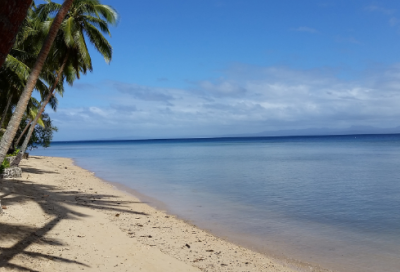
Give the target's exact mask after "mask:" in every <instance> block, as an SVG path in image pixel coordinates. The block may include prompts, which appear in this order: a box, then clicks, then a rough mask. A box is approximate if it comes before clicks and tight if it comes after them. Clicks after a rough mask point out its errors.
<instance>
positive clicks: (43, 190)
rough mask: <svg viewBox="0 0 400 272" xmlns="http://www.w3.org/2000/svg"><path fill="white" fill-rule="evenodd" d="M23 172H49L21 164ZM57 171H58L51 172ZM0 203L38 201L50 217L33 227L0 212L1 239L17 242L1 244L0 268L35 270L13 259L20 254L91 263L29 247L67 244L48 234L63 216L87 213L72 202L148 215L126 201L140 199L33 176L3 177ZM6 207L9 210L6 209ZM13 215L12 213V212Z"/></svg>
mask: <svg viewBox="0 0 400 272" xmlns="http://www.w3.org/2000/svg"><path fill="white" fill-rule="evenodd" d="M22 171H23V172H24V173H35V174H47V173H49V172H47V171H42V170H39V169H35V168H31V167H22ZM50 173H52V174H57V172H50ZM0 189H1V194H0V198H1V204H2V205H3V206H5V207H10V206H13V205H16V204H28V203H27V202H29V205H35V204H37V205H39V206H40V208H41V209H42V210H43V212H44V213H45V214H46V215H47V216H48V217H49V218H50V221H46V224H45V225H44V226H42V227H33V225H16V224H7V223H4V222H2V221H4V220H1V217H2V216H1V215H0V243H2V244H3V245H4V244H5V243H7V242H9V241H13V242H14V244H13V245H12V246H11V247H4V246H2V247H0V268H1V267H4V268H8V269H16V270H21V271H35V270H32V269H31V268H28V267H23V266H20V265H16V264H13V263H11V261H12V260H13V258H14V257H16V256H17V255H19V256H23V257H30V258H38V259H39V258H40V259H41V260H53V261H55V262H65V263H75V264H78V265H80V266H81V267H82V268H84V267H89V266H88V265H87V264H84V263H81V262H77V261H75V260H70V259H67V258H62V257H58V256H54V255H50V254H44V253H38V252H32V251H29V250H27V248H28V247H29V246H31V245H35V244H37V245H40V244H41V245H43V244H47V245H52V246H65V244H64V243H63V242H62V241H60V240H58V239H53V238H46V234H48V232H49V231H51V230H52V229H53V228H54V227H55V226H57V225H58V224H59V223H60V222H61V221H62V220H65V219H73V220H80V219H82V218H84V217H87V215H86V214H83V213H79V212H76V211H73V210H72V209H71V208H68V207H71V206H86V207H88V208H92V209H101V210H109V211H115V212H124V213H131V214H138V215H148V214H146V213H142V212H137V211H132V210H131V208H128V207H127V206H126V205H127V204H132V203H140V202H129V201H120V200H119V199H118V197H117V196H114V195H106V194H96V193H93V194H90V193H85V192H80V191H73V190H71V191H68V190H61V188H59V187H58V186H50V185H44V184H38V183H35V182H32V181H30V180H26V179H25V180H24V179H22V178H19V179H3V180H0ZM5 211H7V210H5ZM10 215H11V216H12V213H10Z"/></svg>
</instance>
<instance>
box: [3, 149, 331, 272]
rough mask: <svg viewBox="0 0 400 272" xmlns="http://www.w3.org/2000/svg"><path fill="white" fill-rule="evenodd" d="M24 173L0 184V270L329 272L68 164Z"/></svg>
mask: <svg viewBox="0 0 400 272" xmlns="http://www.w3.org/2000/svg"><path fill="white" fill-rule="evenodd" d="M21 167H22V170H23V175H22V178H19V179H5V180H2V181H0V189H1V193H0V196H1V198H2V205H3V206H5V209H4V214H3V215H1V216H0V234H1V235H0V271H81V270H85V271H167V272H168V271H188V272H190V271H272V272H278V271H279V272H284V271H285V272H289V271H326V270H322V269H319V268H316V267H311V266H308V265H307V264H302V263H299V262H291V261H287V260H282V259H279V260H278V259H273V258H271V257H269V256H266V255H264V254H261V253H257V252H255V251H251V250H250V249H247V248H244V247H241V246H238V245H235V244H233V243H230V242H228V241H225V240H223V239H221V238H218V237H216V236H213V235H211V234H210V233H208V232H206V231H204V230H201V229H199V228H197V227H196V226H194V225H192V224H190V223H188V222H185V221H183V220H181V219H179V218H177V217H175V216H173V215H170V214H168V213H166V212H165V211H162V210H160V209H156V208H154V207H152V206H150V205H148V204H146V203H145V202H142V201H141V200H139V198H137V197H135V196H134V195H132V194H129V193H127V192H124V191H122V190H120V189H118V188H116V187H115V186H114V185H113V184H111V183H107V182H104V181H102V180H101V179H99V178H97V177H96V176H95V175H94V173H91V172H89V171H87V170H85V169H82V168H80V167H78V166H75V165H74V164H73V161H72V160H71V159H68V158H55V157H39V156H33V157H31V158H30V159H29V160H23V161H22V163H21Z"/></svg>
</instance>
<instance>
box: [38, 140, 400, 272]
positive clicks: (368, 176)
mask: <svg viewBox="0 0 400 272" xmlns="http://www.w3.org/2000/svg"><path fill="white" fill-rule="evenodd" d="M33 153H34V154H38V155H46V156H61V157H72V158H74V159H75V160H76V162H77V164H78V165H80V166H82V167H84V168H87V169H90V170H91V171H94V172H96V174H97V175H98V176H99V177H101V178H104V179H106V180H110V181H115V182H119V183H122V184H125V185H128V186H130V187H132V188H134V189H136V190H138V191H139V192H142V193H144V194H147V195H149V196H151V197H154V198H156V199H159V200H161V201H162V202H164V203H166V205H167V206H168V208H169V210H170V211H171V212H173V213H175V214H178V215H179V216H181V217H183V218H186V219H189V220H191V221H193V222H194V223H196V224H197V225H199V226H201V227H203V228H206V229H210V230H212V231H214V232H216V233H218V234H221V235H225V236H226V235H227V236H228V238H230V239H233V240H235V241H237V242H241V243H245V244H247V245H250V246H252V247H254V248H256V249H258V250H262V251H268V252H272V253H274V254H276V255H281V254H283V255H286V256H289V257H292V258H296V259H300V260H302V261H306V262H311V263H318V264H321V265H322V266H323V267H327V268H333V269H335V270H338V271H396V272H397V271H399V268H400V260H399V259H400V258H398V257H399V252H400V212H399V211H400V175H399V174H398V169H400V136H398V135H380V136H357V138H354V136H341V137H339V136H336V137H286V138H235V139H200V140H158V141H124V142H70V143H56V144H54V145H53V146H52V147H51V148H49V149H47V150H36V151H35V152H33ZM227 230H229V232H227ZM238 233H240V234H241V235H240V236H238V235H237V234H238Z"/></svg>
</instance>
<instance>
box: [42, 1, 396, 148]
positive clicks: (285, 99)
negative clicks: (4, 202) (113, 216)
mask: <svg viewBox="0 0 400 272" xmlns="http://www.w3.org/2000/svg"><path fill="white" fill-rule="evenodd" d="M57 2H60V1H57ZM39 3H40V1H39ZM102 3H103V4H108V5H111V6H112V7H113V8H115V9H116V10H117V11H118V13H119V21H118V25H117V26H115V27H111V32H112V37H110V38H109V41H110V43H111V44H112V46H113V58H112V61H111V62H110V64H107V63H106V62H105V61H104V59H103V58H102V57H101V56H100V54H99V53H98V52H97V51H95V50H94V49H93V48H91V49H90V50H91V56H92V60H93V66H94V70H93V72H92V73H88V74H87V75H86V76H83V77H81V79H80V80H78V81H76V82H75V83H74V85H73V86H72V87H70V86H68V87H66V91H65V94H64V97H62V98H61V97H59V107H58V110H57V112H52V110H51V109H50V108H48V109H46V111H47V112H48V113H49V114H50V116H51V118H52V119H53V121H54V124H55V125H56V126H57V127H58V128H59V132H57V133H56V134H55V136H54V140H89V139H142V138H148V139H150V138H181V137H218V136H224V135H235V134H251V133H258V132H261V131H275V130H286V129H305V128H321V127H326V128H337V129H340V128H348V127H351V126H374V127H381V128H389V127H397V126H400V40H399V38H400V1H395V0H391V1H389V0H386V1H384V0H382V1H368V0H362V1H361V0H360V1H359V0H302V1H293V0H190V1H188V0H168V1H165V0H146V1H137V0H134V1H132V0H129V1H128V0H114V1H110V0H103V1H102Z"/></svg>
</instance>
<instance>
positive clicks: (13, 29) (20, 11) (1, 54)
mask: <svg viewBox="0 0 400 272" xmlns="http://www.w3.org/2000/svg"><path fill="white" fill-rule="evenodd" d="M31 4H32V0H19V1H15V0H1V1H0V22H1V23H0V37H1V44H0V67H1V66H2V65H3V62H4V61H5V59H6V57H7V55H8V53H9V52H10V50H11V48H12V46H13V45H14V41H15V37H16V36H17V33H18V30H19V28H20V26H21V24H22V22H23V21H24V19H25V17H26V14H27V12H28V9H29V7H30V6H31Z"/></svg>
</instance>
